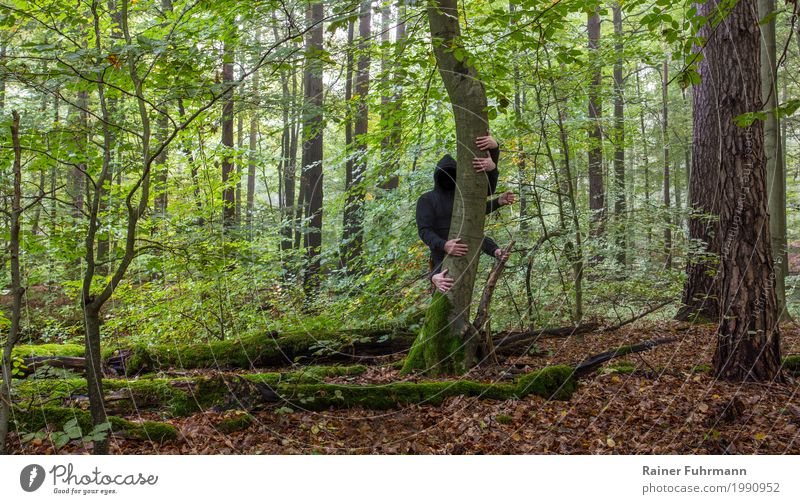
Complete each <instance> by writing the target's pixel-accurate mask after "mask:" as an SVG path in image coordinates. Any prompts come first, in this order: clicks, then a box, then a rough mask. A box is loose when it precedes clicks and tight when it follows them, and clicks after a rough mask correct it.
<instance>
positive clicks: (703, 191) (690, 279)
mask: <svg viewBox="0 0 800 504" xmlns="http://www.w3.org/2000/svg"><path fill="white" fill-rule="evenodd" d="M714 4H716V2H714ZM694 5H695V6H696V7H697V9H698V14H700V15H704V16H708V15H711V13H713V9H712V7H710V4H709V3H704V4H694ZM717 30H723V27H719V28H717ZM722 33H727V32H726V31H723V32H722ZM711 34H712V28H711V26H710V24H707V25H705V26H703V27H702V28H700V31H699V32H698V36H699V37H703V38H704V39H708V38H709V37H710V36H711ZM709 46H710V50H711V51H713V52H714V53H715V57H716V58H715V61H714V62H713V63H714V64H712V63H710V62H709V61H708V58H705V59H703V60H702V61H700V63H699V65H698V72H699V74H700V77H701V79H702V81H703V84H704V85H707V86H716V87H721V86H722V83H723V82H724V81H725V80H726V79H727V78H728V77H727V75H728V73H729V72H730V68H724V67H723V66H721V65H720V63H719V61H720V60H721V59H723V58H724V55H723V54H720V53H721V51H722V49H721V46H720V45H719V44H709V45H708V46H706V49H705V50H704V54H705V51H707V50H709V49H708V48H709ZM696 49H698V50H699V48H696ZM734 68H738V67H734ZM710 89H713V88H709V90H705V92H700V91H701V88H699V87H698V88H696V89H694V91H693V93H692V101H693V104H694V106H693V109H694V120H693V126H692V130H693V146H692V169H691V173H690V175H689V177H690V180H689V182H690V183H689V198H690V199H689V201H687V209H688V210H689V239H690V240H693V241H699V242H702V243H703V244H704V250H701V251H700V253H698V254H696V255H695V254H692V255H690V256H689V258H688V260H687V262H686V282H685V283H684V286H683V295H682V298H681V305H682V306H681V308H680V309H679V310H678V313H677V314H676V315H675V318H676V319H678V320H708V321H712V320H713V321H716V320H717V319H718V317H719V301H720V299H719V295H720V294H719V284H718V280H719V279H718V274H717V264H716V262H717V260H716V258H715V256H718V254H719V251H720V244H719V240H720V238H719V229H718V228H719V222H718V219H719V212H720V210H719V209H720V199H721V195H720V193H719V190H720V188H719V175H720V174H719V170H720V166H721V165H722V164H723V162H724V161H727V160H724V158H723V156H724V154H723V146H722V144H721V139H722V135H723V133H726V132H728V131H729V129H730V128H731V127H732V126H731V125H730V124H729V123H730V121H731V120H732V119H730V118H731V117H732V116H731V115H730V113H729V112H728V108H729V106H728V105H727V104H723V103H722V102H721V101H720V100H721V98H716V97H714V96H713V94H711V92H710ZM723 110H724V111H725V112H726V113H725V116H724V117H726V118H729V119H728V123H724V124H723V120H722V118H721V117H720V115H719V114H720V113H721V112H722V111H723Z"/></svg>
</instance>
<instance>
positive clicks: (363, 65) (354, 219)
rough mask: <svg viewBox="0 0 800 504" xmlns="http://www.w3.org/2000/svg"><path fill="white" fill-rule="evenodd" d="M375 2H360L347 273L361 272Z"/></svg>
mask: <svg viewBox="0 0 800 504" xmlns="http://www.w3.org/2000/svg"><path fill="white" fill-rule="evenodd" d="M371 9H372V1H371V0H365V1H363V2H361V12H360V14H359V27H358V66H357V71H356V78H355V86H354V88H355V89H354V91H355V94H356V95H358V104H357V106H356V114H355V136H354V137H353V143H354V147H355V149H354V152H353V153H352V155H353V156H354V157H355V160H354V162H353V170H352V173H351V174H350V175H351V176H350V177H349V178H348V179H347V180H346V193H347V200H346V201H345V207H344V223H343V228H344V232H343V236H342V263H343V265H344V267H345V269H346V270H347V272H348V274H354V273H356V272H358V271H359V270H360V267H359V265H358V264H359V262H360V260H361V251H362V249H363V247H364V196H365V192H366V187H365V185H364V176H365V175H366V172H367V138H366V135H367V132H368V127H369V115H368V112H369V111H368V109H367V94H368V93H369V67H370V54H369V50H370V44H369V38H370V35H371V31H372V25H371V22H372V16H371Z"/></svg>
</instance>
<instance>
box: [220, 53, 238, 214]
mask: <svg viewBox="0 0 800 504" xmlns="http://www.w3.org/2000/svg"><path fill="white" fill-rule="evenodd" d="M233 51H234V50H233V44H232V43H231V41H229V40H225V42H224V43H223V49H222V81H223V83H224V84H225V85H226V88H225V89H226V91H225V95H226V96H225V98H224V101H223V103H222V147H223V157H222V185H223V189H222V224H223V226H224V227H225V228H231V227H233V226H234V224H235V223H236V201H235V199H236V195H235V193H236V188H235V186H234V185H233V181H232V180H231V178H232V175H233ZM227 86H230V88H228V87H227Z"/></svg>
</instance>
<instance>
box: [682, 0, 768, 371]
mask: <svg viewBox="0 0 800 504" xmlns="http://www.w3.org/2000/svg"><path fill="white" fill-rule="evenodd" d="M719 1H721V0H711V1H709V2H708V3H707V4H705V5H704V7H705V8H716V7H717V5H718V3H719ZM701 12H702V11H701ZM759 29H760V27H759V25H758V15H757V9H756V2H755V0H743V1H740V2H739V3H737V4H736V5H735V6H734V7H733V8H732V10H731V11H730V14H729V15H728V16H727V17H726V18H725V19H724V20H723V21H722V23H721V25H720V26H719V27H718V30H720V33H718V34H717V36H715V37H713V38H712V39H711V40H710V41H709V43H708V44H707V45H706V51H705V56H706V58H705V60H704V62H706V63H707V65H706V66H705V67H703V69H705V70H707V72H706V73H701V74H700V75H701V77H702V79H703V81H702V84H701V85H700V87H699V88H698V89H697V92H696V94H697V95H698V102H699V104H700V112H701V113H700V114H698V118H699V122H698V123H695V126H696V127H697V129H696V130H695V133H696V134H697V133H700V132H701V131H702V130H703V129H706V130H712V131H713V130H714V127H715V126H716V127H717V128H720V129H721V131H718V133H719V134H718V138H719V140H720V142H721V145H720V147H721V148H720V150H719V156H720V157H719V159H718V160H717V162H716V163H714V166H713V169H715V170H717V171H718V172H719V174H720V179H719V194H720V195H721V196H722V197H721V205H720V219H719V230H720V232H719V235H720V236H721V238H722V239H723V242H722V246H721V249H720V256H721V257H720V259H721V260H720V266H721V267H720V294H721V295H720V311H721V315H722V317H721V319H720V324H719V329H718V334H717V345H716V349H715V352H714V360H713V362H714V372H715V375H716V376H717V378H720V379H725V380H734V381H782V380H783V378H782V374H781V371H780V365H781V360H780V356H781V352H780V332H779V327H778V310H777V302H776V296H775V289H774V275H775V272H774V268H773V263H772V254H771V251H770V234H769V214H768V213H767V198H766V196H767V190H766V181H765V178H766V166H765V165H766V159H765V156H764V145H763V141H764V136H763V135H764V134H763V124H762V123H761V122H760V121H755V122H753V123H752V124H750V125H749V126H746V127H738V126H736V124H735V123H734V118H736V117H737V116H739V115H740V114H744V113H747V112H751V111H754V110H760V108H761V99H762V95H761V82H760V73H759V71H760V65H759V63H760V62H759V59H760V57H759V50H760V48H759V42H760V36H759ZM732 68H736V69H737V75H736V78H733V79H731V78H729V76H728V73H729V72H730V69H732ZM708 70H710V71H708ZM721 76H725V77H726V78H725V79H724V80H722V79H718V77H721ZM709 109H713V115H712V114H711V112H712V110H709ZM708 119H713V122H710V123H709V122H706V121H707V120H708Z"/></svg>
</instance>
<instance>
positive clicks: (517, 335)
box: [493, 301, 672, 354]
mask: <svg viewBox="0 0 800 504" xmlns="http://www.w3.org/2000/svg"><path fill="white" fill-rule="evenodd" d="M671 303H672V301H665V302H663V303H660V304H658V305H656V306H653V307H651V308H648V309H647V310H645V311H643V312H641V313H639V314H638V315H634V316H633V317H631V318H629V319H627V320H623V321H622V322H619V323H617V324H614V325H611V326H603V325H602V324H600V323H597V322H587V323H585V324H580V325H577V326H565V327H548V328H543V329H531V330H528V331H501V332H499V333H495V334H494V336H493V338H494V339H495V340H496V341H495V344H494V345H495V348H497V349H499V348H501V347H504V352H503V353H506V354H507V353H510V352H511V351H510V350H509V347H512V346H514V345H518V344H522V343H533V342H535V341H537V340H539V339H542V338H569V337H571V336H577V335H579V334H586V333H590V332H614V331H616V330H618V329H621V328H622V327H624V326H626V325H628V324H631V323H633V322H636V321H637V320H639V319H641V318H642V317H645V316H647V315H649V314H651V313H653V312H655V311H658V310H660V309H661V308H664V307H665V306H667V305H669V304H671Z"/></svg>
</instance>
